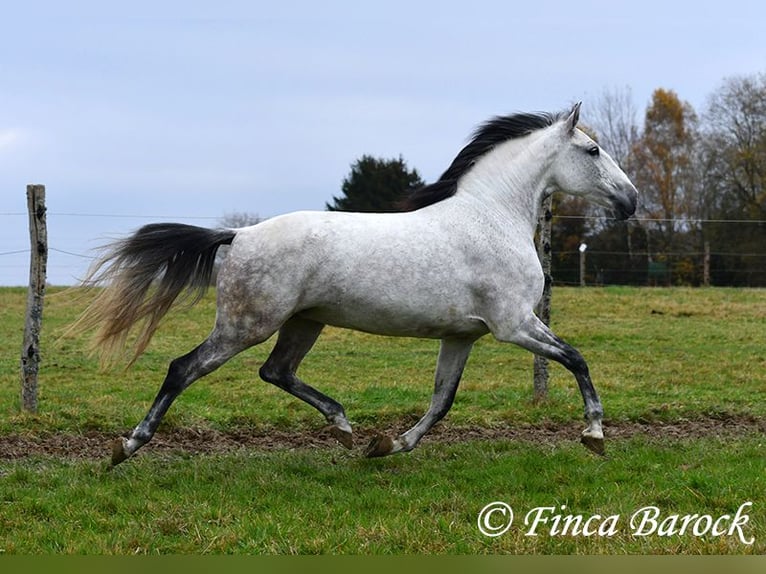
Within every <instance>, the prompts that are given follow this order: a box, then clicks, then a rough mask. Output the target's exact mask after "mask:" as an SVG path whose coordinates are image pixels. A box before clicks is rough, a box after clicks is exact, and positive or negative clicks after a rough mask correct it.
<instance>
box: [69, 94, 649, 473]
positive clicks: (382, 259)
mask: <svg viewBox="0 0 766 574" xmlns="http://www.w3.org/2000/svg"><path fill="white" fill-rule="evenodd" d="M579 111H580V104H577V105H575V106H574V108H573V109H572V110H571V111H570V112H568V113H561V114H548V113H531V114H513V115H508V116H504V117H497V118H494V119H492V120H490V121H488V122H487V123H485V124H483V125H482V126H480V127H479V129H478V130H477V131H476V133H475V134H474V136H473V138H472V139H471V140H470V142H469V143H468V144H467V145H466V146H465V147H464V148H463V149H462V150H461V151H460V153H459V154H458V155H457V157H456V158H455V159H454V161H453V162H452V164H451V165H450V166H449V168H448V169H447V171H445V172H444V174H443V175H442V176H441V178H440V179H439V180H438V181H437V182H435V183H433V184H431V185H426V186H424V187H422V188H421V189H419V190H417V191H415V192H414V193H412V194H411V195H410V196H409V197H408V198H407V199H406V202H407V205H406V206H404V207H403V209H402V211H401V212H398V213H343V212H297V213H291V214H288V215H283V216H280V217H275V218H273V219H269V220H266V221H264V222H262V223H259V224H257V225H254V226H251V227H244V228H241V229H216V230H211V229H203V228H199V227H193V226H188V225H181V224H172V223H167V224H151V225H147V226H145V227H143V228H141V229H139V230H138V231H137V232H135V234H133V235H132V236H130V237H128V238H126V239H124V240H122V241H119V242H117V243H115V244H113V245H112V246H110V249H109V251H108V252H107V253H106V254H105V256H104V257H103V259H101V260H100V261H99V262H98V263H97V264H96V265H95V267H94V268H93V270H92V272H91V274H90V275H89V279H88V281H87V283H89V284H92V285H95V284H104V285H106V288H105V289H104V290H103V291H102V292H101V293H100V294H99V296H98V297H97V298H96V299H95V300H94V302H93V303H92V305H91V306H90V307H89V308H88V309H87V310H86V312H85V313H84V315H83V317H82V319H81V320H80V322H79V323H78V324H77V325H76V327H77V328H78V329H80V328H88V327H93V326H95V327H97V328H98V330H97V333H96V339H95V343H96V345H97V346H98V348H99V349H101V350H102V351H104V352H106V353H108V352H110V351H114V350H116V349H119V348H120V347H122V346H123V345H124V344H125V342H126V339H127V335H128V333H129V332H130V331H131V330H132V327H134V326H136V325H137V324H138V325H139V333H138V340H137V343H136V345H137V347H136V351H135V354H134V357H133V358H134V360H135V358H136V357H138V355H140V354H141V352H143V350H144V349H145V348H146V345H147V344H148V343H149V340H150V338H151V337H152V335H153V333H154V331H155V330H156V328H157V326H158V323H159V321H160V319H161V318H162V317H163V316H164V315H165V313H167V311H168V310H169V308H170V306H171V305H172V303H173V302H174V301H175V300H176V299H177V298H178V296H179V295H182V294H183V295H190V294H191V295H194V294H196V295H201V294H202V293H203V292H204V289H205V287H206V286H207V285H208V283H209V279H210V276H211V272H212V268H213V261H214V258H215V254H216V251H217V249H218V248H219V246H221V245H225V244H231V248H230V252H229V255H228V257H227V258H226V259H225V261H224V262H223V264H222V266H221V269H220V272H219V274H218V281H217V315H216V319H215V327H214V328H213V330H212V332H211V333H210V335H209V336H208V337H207V339H205V340H204V341H203V342H202V343H201V344H200V345H199V346H198V347H197V348H196V349H194V350H193V351H191V352H190V353H188V354H186V355H184V356H182V357H179V358H177V359H175V360H173V361H172V362H171V363H170V367H169V369H168V373H167V376H166V378H165V381H164V383H163V384H162V388H161V389H160V391H159V393H158V395H157V397H156V399H155V401H154V404H153V405H152V406H151V408H150V410H149V412H148V413H147V415H146V417H145V418H144V420H143V421H141V422H140V423H139V425H138V426H137V427H136V428H135V429H134V430H133V431H132V433H131V434H130V436H129V437H128V438H120V439H117V441H116V442H115V445H114V450H113V453H112V463H113V464H118V463H120V462H122V461H123V460H125V459H127V458H128V457H130V456H131V455H133V453H135V452H136V450H138V449H139V448H140V447H141V446H143V445H144V444H146V443H147V442H148V441H149V440H150V439H151V438H152V436H153V435H154V433H155V431H156V430H157V427H158V425H159V423H160V421H161V419H162V417H163V416H164V415H165V413H166V412H167V410H168V408H169V407H170V405H171V404H172V402H173V401H174V400H175V398H176V397H177V396H178V395H179V394H180V393H181V392H182V391H183V390H184V389H185V388H187V387H188V386H189V385H191V384H192V383H193V382H194V381H196V380H197V379H199V378H200V377H203V376H204V375H207V374H209V373H211V372H212V371H214V370H215V369H217V368H218V367H220V366H221V365H222V364H224V363H225V362H226V361H227V360H228V359H230V358H231V357H233V356H234V355H236V354H237V353H239V352H241V351H243V350H245V349H247V348H249V347H252V346H253V345H257V344H259V343H261V342H263V341H265V340H266V339H268V338H269V337H270V336H271V335H273V334H274V333H276V332H279V336H278V338H277V342H276V345H275V347H274V349H273V350H272V352H271V355H270V356H269V358H268V359H267V360H266V362H265V363H264V364H263V366H262V367H261V369H260V376H261V377H262V378H263V379H264V380H266V381H268V382H270V383H273V384H275V385H277V386H278V387H280V388H282V389H284V390H285V391H287V392H289V393H291V394H293V395H295V396H296V397H298V398H300V399H302V400H303V401H306V402H307V403H308V404H310V405H312V406H313V407H315V408H316V409H318V410H319V411H320V412H321V413H322V414H323V415H324V416H325V417H326V419H327V420H328V421H329V423H330V426H331V429H332V432H333V435H334V436H335V437H336V438H337V439H338V441H339V442H340V443H341V444H342V445H343V446H345V447H348V448H350V447H351V446H352V432H351V425H350V424H349V421H348V419H347V418H346V413H345V412H344V410H343V407H342V406H341V405H340V404H339V403H338V402H337V401H335V400H334V399H332V398H330V397H328V396H327V395H325V394H323V393H321V392H320V391H318V390H316V389H315V388H313V387H311V386H310V385H308V384H306V383H304V382H303V381H301V380H300V379H299V378H298V376H297V375H296V371H297V369H298V366H299V365H300V363H301V361H302V360H303V358H304V357H305V355H306V354H307V353H308V351H309V350H310V349H311V347H312V345H313V344H314V342H315V341H316V339H317V337H318V336H319V334H320V332H321V331H322V328H323V327H324V326H325V325H335V326H338V327H344V328H348V329H356V330H359V331H366V332H369V333H376V334H381V335H393V336H402V337H428V338H435V339H440V340H441V348H440V351H439V358H438V363H437V367H436V381H435V387H434V392H433V396H432V399H431V404H430V407H429V408H428V411H427V412H426V414H425V415H424V416H423V418H421V419H420V421H418V423H417V424H415V426H413V427H412V428H411V429H409V430H408V431H406V432H404V433H403V434H400V435H399V436H397V437H388V436H379V437H377V438H376V439H374V440H373V441H372V443H371V444H370V445H369V446H368V447H367V450H366V454H367V455H368V456H383V455H388V454H392V453H396V452H401V451H409V450H411V449H413V448H414V447H415V446H416V445H417V444H418V442H419V441H420V439H421V438H422V437H423V435H425V434H426V432H428V430H429V429H430V428H431V427H432V426H433V425H434V424H435V423H436V422H437V421H439V420H440V419H441V418H442V417H444V415H445V414H446V413H447V412H448V411H449V409H450V407H451V406H452V402H453V399H454V397H455V392H456V391H457V387H458V382H459V381H460V377H461V375H462V372H463V367H464V366H465V364H466V360H467V359H468V355H469V353H470V351H471V348H472V346H473V344H474V342H475V341H476V340H477V339H479V338H480V337H482V336H483V335H486V334H488V333H491V334H492V336H494V337H495V338H496V339H497V340H499V341H505V342H509V343H515V344H516V345H519V346H521V347H523V348H525V349H528V350H529V351H531V352H533V353H536V354H538V355H542V356H544V357H547V358H548V359H552V360H554V361H558V362H559V363H561V364H562V365H564V366H565V367H566V368H567V369H568V370H569V371H571V372H572V374H573V375H574V377H575V379H576V380H577V384H578V385H579V389H580V392H581V394H582V397H583V400H584V403H585V419H586V421H587V428H586V429H585V430H584V431H583V433H582V441H583V443H584V444H585V445H586V446H587V447H588V448H590V449H591V450H593V451H595V452H599V453H600V452H603V437H604V435H603V431H602V426H601V420H602V417H603V410H602V407H601V402H600V400H599V398H598V395H597V393H596V391H595V389H594V388H593V384H592V383H591V379H590V376H589V374H588V366H587V364H586V362H585V360H584V359H583V357H582V355H581V354H580V353H579V352H578V351H577V350H575V349H574V348H573V347H571V346H570V345H568V344H567V343H565V342H564V341H562V340H561V339H559V338H558V337H557V336H556V335H554V334H553V332H551V330H550V329H548V327H546V326H545V325H544V324H543V323H542V322H541V321H540V320H538V318H537V317H536V316H535V314H534V312H533V309H534V307H535V305H536V304H537V302H538V300H539V298H540V296H541V293H542V288H543V280H544V279H543V273H542V270H541V266H540V261H539V260H538V256H537V252H536V250H535V245H534V239H533V236H534V232H535V226H536V224H537V220H538V212H539V210H540V205H541V201H542V199H543V198H544V197H545V196H547V195H549V194H551V193H553V192H555V191H563V192H566V193H570V194H573V195H579V196H584V197H589V198H590V199H591V200H592V201H594V202H595V203H598V204H600V205H603V206H606V207H607V208H609V209H611V210H612V211H613V213H614V215H615V217H618V218H620V219H626V218H628V217H630V216H631V215H632V214H633V213H634V211H635V208H636V201H637V195H638V194H637V191H636V188H635V187H634V186H633V184H632V183H631V182H630V180H629V179H628V177H627V176H626V175H625V173H623V172H622V170H620V168H619V167H618V166H617V164H616V163H615V162H614V161H613V160H612V158H610V157H609V155H608V154H606V153H605V152H604V151H603V150H602V149H601V148H600V147H599V146H598V145H597V144H596V143H595V142H594V141H593V140H592V139H591V138H589V137H588V136H587V135H585V133H583V132H582V131H581V130H579V129H577V122H578V117H579Z"/></svg>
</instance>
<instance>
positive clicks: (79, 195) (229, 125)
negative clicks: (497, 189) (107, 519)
mask: <svg viewBox="0 0 766 574" xmlns="http://www.w3.org/2000/svg"><path fill="white" fill-rule="evenodd" d="M764 30H766V3H765V2H763V0H752V1H741V0H728V1H726V2H720V1H716V2H708V1H698V2H669V1H667V0H664V1H662V2H659V1H654V0H642V1H641V2H618V1H616V0H611V1H596V0H575V1H571V0H570V1H568V2H555V1H552V0H537V1H535V2H514V1H510V0H497V1H481V0H471V1H463V2H450V1H446V0H439V1H438V2H417V1H415V0H406V1H399V0H379V1H377V2H366V1H365V2H362V1H360V0H354V1H348V2H333V1H331V0H325V1H323V2H290V1H287V0H280V1H279V2H273V1H272V2H259V1H251V2H245V1H240V2H227V1H224V0H218V1H216V2H195V1H189V0H185V1H162V2H159V1H156V2H144V1H133V2H127V3H125V2H105V1H103V0H101V1H98V2H54V1H49V2H35V1H34V0H31V1H30V0H28V1H24V2H3V4H2V10H1V11H0V285H24V284H26V283H27V280H28V266H29V252H28V250H29V238H28V231H27V229H28V228H27V216H26V197H25V189H26V184H28V183H42V184H45V185H46V188H47V205H48V214H49V215H48V228H49V239H50V247H51V252H50V256H49V268H48V277H49V282H50V283H53V284H59V285H60V284H72V283H74V282H76V279H77V278H78V277H81V276H82V275H83V274H84V272H85V269H87V266H88V259H87V257H86V256H88V255H91V254H92V249H93V248H95V247H97V246H98V245H100V244H102V243H103V242H104V240H105V239H107V238H109V237H113V236H119V235H121V234H124V233H126V232H128V231H130V230H133V229H135V228H136V227H139V226H140V225H143V224H145V223H148V222H151V221H158V220H172V221H183V222H188V223H194V224H199V225H206V226H214V225H215V224H216V223H217V220H218V219H220V218H221V217H222V216H223V215H225V214H227V213H231V212H250V213H257V214H259V215H260V216H262V217H268V216H273V215H277V214H280V213H286V212H289V211H295V210H300V209H323V208H324V205H325V202H327V201H330V200H331V199H332V196H333V195H338V194H339V188H340V184H341V182H342V180H343V178H344V177H345V176H346V175H347V174H348V172H349V168H350V165H351V164H352V163H353V162H354V161H355V160H356V159H358V158H359V157H360V156H361V155H363V154H371V155H374V156H378V157H386V158H393V157H398V156H400V155H401V156H402V157H403V158H404V159H405V161H406V162H407V163H408V165H409V166H410V167H414V168H417V169H418V171H419V172H420V174H421V176H422V177H423V178H424V179H425V180H427V181H431V180H433V179H435V178H436V177H438V176H439V175H440V174H441V172H442V171H443V170H444V169H445V168H446V167H447V165H448V164H449V162H450V161H451V160H452V158H453V157H454V156H455V154H456V153H457V152H458V151H459V149H460V148H461V147H462V145H463V144H464V143H465V141H466V138H467V137H468V135H469V134H470V132H471V130H472V129H473V128H474V127H475V126H476V124H478V123H480V122H482V121H484V120H486V119H487V118H488V117H490V116H492V115H497V114H505V113H510V112H514V111H532V110H547V111H558V110H561V109H563V108H566V107H568V106H570V105H571V104H572V103H573V102H575V101H577V100H583V101H584V104H583V112H582V114H583V115H582V119H583V120H584V121H585V122H586V123H587V118H588V112H589V109H588V106H589V103H591V102H594V101H595V100H596V99H597V98H598V97H599V95H601V94H602V93H603V91H604V90H605V89H615V88H619V89H622V88H625V87H629V88H630V89H631V91H632V94H633V98H634V101H635V104H636V108H637V109H638V111H639V115H642V114H643V111H644V110H645V108H646V105H647V103H648V102H649V99H650V97H651V94H652V91H653V90H655V89H656V88H659V87H662V88H666V89H672V90H675V91H676V92H677V93H678V95H679V96H680V97H681V98H682V99H683V100H687V101H688V102H690V103H691V104H692V105H693V106H694V107H695V109H697V111H702V110H703V108H704V105H705V101H706V98H707V97H708V95H709V94H710V93H711V92H713V91H714V90H715V89H717V88H718V87H719V86H720V85H721V82H722V81H723V80H724V79H725V78H726V77H729V76H733V75H739V74H754V73H759V72H765V71H766V41H765V40H764ZM637 119H638V120H639V121H640V120H641V119H642V118H641V117H639V118H637ZM16 252H18V253H16Z"/></svg>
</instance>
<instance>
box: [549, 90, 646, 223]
mask: <svg viewBox="0 0 766 574" xmlns="http://www.w3.org/2000/svg"><path fill="white" fill-rule="evenodd" d="M580 105H581V103H578V104H576V105H575V106H574V108H572V112H571V113H570V114H569V116H568V117H567V118H566V119H565V120H563V121H562V122H560V124H559V126H558V130H559V137H560V138H561V140H562V141H563V143H564V145H563V147H562V151H561V152H560V154H559V155H558V157H557V161H555V162H554V165H553V185H554V187H555V188H556V189H559V190H561V191H563V192H565V193H570V194H572V195H579V196H582V197H587V198H589V199H591V200H592V201H593V202H594V203H597V204H599V205H602V206H604V207H606V208H608V209H611V210H612V212H613V213H614V216H615V217H616V218H618V219H627V218H629V217H630V216H631V215H633V213H635V211H636V203H637V201H638V191H637V190H636V188H635V186H634V185H633V183H632V182H631V181H630V179H629V178H628V176H627V175H625V172H623V171H622V170H621V169H620V167H619V166H618V165H617V162H615V161H614V160H613V159H612V158H611V157H610V156H609V154H608V153H606V152H605V151H604V150H603V149H601V147H599V145H598V144H597V143H596V142H595V141H593V140H592V139H591V138H590V137H588V136H587V135H586V134H585V133H584V132H583V131H581V130H579V129H577V121H578V120H579V117H580Z"/></svg>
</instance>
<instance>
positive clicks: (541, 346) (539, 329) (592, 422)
mask: <svg viewBox="0 0 766 574" xmlns="http://www.w3.org/2000/svg"><path fill="white" fill-rule="evenodd" d="M498 338H500V337H498ZM501 340H508V341H510V342H513V343H516V344H517V345H519V346H521V347H523V348H525V349H527V350H529V351H532V352H533V353H535V354H536V355H541V356H543V357H546V358H548V359H551V360H554V361H557V362H559V363H561V364H562V365H564V367H566V368H567V369H568V370H569V371H570V372H571V373H572V374H573V375H574V377H575V379H576V380H577V385H578V386H579V388H580V394H581V395H582V398H583V402H584V403H585V420H586V421H587V423H588V427H587V428H586V429H585V430H584V431H583V432H582V436H581V438H580V440H581V442H582V443H583V445H585V446H586V447H587V448H588V449H590V450H592V451H593V452H595V453H597V454H604V432H603V429H602V427H601V421H602V419H603V417H604V409H603V408H602V406H601V400H600V399H599V398H598V393H596V389H595V388H594V387H593V383H592V382H591V379H590V373H589V371H588V364H587V363H586V362H585V359H584V358H583V356H582V355H581V354H580V352H579V351H578V350H577V349H575V348H574V347H572V346H571V345H569V344H567V343H565V342H564V341H562V340H561V339H559V338H558V337H557V336H556V335H554V334H553V332H552V331H551V330H550V329H549V328H548V327H547V326H546V325H545V324H544V323H543V322H542V321H540V320H539V319H538V318H537V317H536V316H534V315H531V316H530V317H529V318H528V319H527V320H526V321H525V322H524V323H522V325H521V327H520V328H519V330H518V331H517V332H516V333H515V334H513V335H512V336H510V337H509V338H508V339H501Z"/></svg>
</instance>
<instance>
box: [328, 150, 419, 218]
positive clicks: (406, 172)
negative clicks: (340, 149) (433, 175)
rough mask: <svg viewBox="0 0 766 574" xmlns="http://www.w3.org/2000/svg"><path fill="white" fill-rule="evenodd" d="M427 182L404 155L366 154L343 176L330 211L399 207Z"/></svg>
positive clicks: (379, 209)
mask: <svg viewBox="0 0 766 574" xmlns="http://www.w3.org/2000/svg"><path fill="white" fill-rule="evenodd" d="M423 185H424V182H423V180H422V179H420V175H419V174H418V172H417V170H415V169H413V170H410V169H408V168H407V164H406V163H405V162H404V160H403V159H402V158H401V156H400V157H399V158H398V159H389V160H385V159H377V158H374V157H372V156H369V155H364V156H362V157H361V159H359V160H357V161H356V162H354V163H353V164H352V165H351V172H350V173H349V175H348V176H347V177H346V178H345V179H344V180H343V185H342V187H341V190H342V191H343V195H342V196H341V197H333V202H332V204H330V203H327V204H325V207H326V208H327V209H328V210H329V211H367V212H383V211H399V209H398V207H397V205H396V204H397V203H398V202H399V201H401V200H402V199H403V198H404V197H405V196H406V195H407V194H408V193H411V192H412V191H414V190H415V189H417V188H419V187H421V186H423Z"/></svg>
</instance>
